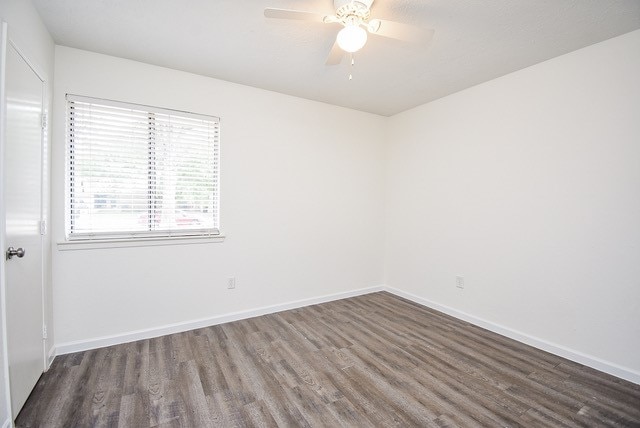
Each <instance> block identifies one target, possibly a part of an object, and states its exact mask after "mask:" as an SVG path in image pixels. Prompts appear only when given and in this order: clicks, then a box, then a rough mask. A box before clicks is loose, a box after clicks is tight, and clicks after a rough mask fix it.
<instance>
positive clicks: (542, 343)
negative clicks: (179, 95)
mask: <svg viewBox="0 0 640 428" xmlns="http://www.w3.org/2000/svg"><path fill="white" fill-rule="evenodd" d="M377 291H387V292H389V293H391V294H395V295H397V296H400V297H404V298H405V299H408V300H411V301H412V302H415V303H418V304H420V305H423V306H426V307H429V308H431V309H435V310H437V311H440V312H443V313H445V314H447V315H451V316H453V317H455V318H458V319H461V320H464V321H467V322H469V323H471V324H474V325H477V326H479V327H482V328H485V329H487V330H489V331H492V332H494V333H498V334H500V335H502V336H505V337H508V338H510V339H513V340H517V341H518V342H522V343H525V344H527V345H530V346H533V347H535V348H538V349H541V350H543V351H547V352H550V353H552V354H554V355H558V356H560V357H563V358H566V359H568V360H571V361H575V362H577V363H580V364H584V365H585V366H589V367H591V368H594V369H596V370H600V371H602V372H605V373H608V374H610V375H613V376H616V377H619V378H622V379H625V380H628V381H630V382H633V383H636V384H640V373H639V372H637V371H635V370H632V369H630V368H628V367H623V366H620V365H617V364H615V363H611V362H609V361H605V360H602V359H600V358H597V357H593V356H591V355H587V354H584V353H582V352H579V351H576V350H573V349H570V348H567V347H565V346H562V345H558V344H555V343H552V342H549V341H546V340H543V339H540V338H537V337H534V336H531V335H528V334H526V333H522V332H520V331H517V330H514V329H512V328H509V327H505V326H503V325H500V324H496V323H494V322H491V321H487V320H485V319H482V318H479V317H476V316H474V315H471V314H468V313H466V312H462V311H459V310H457V309H454V308H451V307H449V306H445V305H441V304H439V303H436V302H433V301H431V300H428V299H425V298H422V297H420V296H417V295H415V294H412V293H407V292H405V291H402V290H398V289H396V288H393V287H388V286H384V285H381V286H375V287H367V288H361V289H358V290H353V291H347V292H343V293H335V294H329V295H326V296H320V297H314V298H310V299H303V300H296V301H292V302H287V303H282V304H277V305H271V306H264V307H261V308H256V309H250V310H246V311H238V312H231V313H228V314H223V315H219V316H215V317H210V318H202V319H197V320H192V321H186V322H182V323H175V324H169V325H165V326H161V327H156V328H149V329H144V330H136V331H131V332H127V333H122V334H117V335H112V336H104V337H99V338H93V339H88V340H80V341H75V342H67V343H60V344H57V345H56V346H55V347H52V348H51V350H50V351H49V357H48V364H49V365H51V362H52V361H53V358H54V357H55V356H56V355H64V354H70V353H72V352H80V351H86V350H89V349H96V348H102V347H104V346H111V345H118V344H121V343H128V342H134V341H136V340H143V339H150V338H153V337H158V336H163V335H166V334H172V333H181V332H184V331H189V330H193V329H196V328H202V327H209V326H212V325H217V324H223V323H227V322H231V321H238V320H242V319H247V318H253V317H257V316H260V315H266V314H272V313H275V312H280V311H286V310H289V309H296V308H301V307H304V306H309V305H316V304H319V303H326V302H330V301H333V300H339V299H345V298H348V297H354V296H360V295H363V294H369V293H375V292H377ZM3 428H4V427H3Z"/></svg>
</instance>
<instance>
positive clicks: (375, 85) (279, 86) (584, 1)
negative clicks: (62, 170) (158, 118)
mask: <svg viewBox="0 0 640 428" xmlns="http://www.w3.org/2000/svg"><path fill="white" fill-rule="evenodd" d="M33 3H34V5H35V6H36V8H37V9H38V11H39V12H40V15H41V16H42V19H43V21H44V23H45V25H46V26H47V27H48V29H49V31H50V32H51V35H52V36H53V38H54V40H55V41H56V43H57V44H60V45H65V46H70V47H74V48H79V49H85V50H89V51H94V52H99V53H104V54H108V55H114V56H118V57H123V58H129V59H133V60H137V61H142V62H146V63H149V64H155V65H159V66H164V67H169V68H174V69H178V70H184V71H188V72H192V73H197V74H201V75H205V76H210V77H214V78H218V79H224V80H228V81H231V82H236V83H241V84H244V85H250V86H255V87H258V88H263V89H268V90H272V91H277V92H281V93H284V94H290V95H294V96H298V97H303V98H308V99H312V100H317V101H322V102H326V103H330V104H335V105H339V106H344V107H349V108H353V109H357V110H363V111H367V112H372V113H377V114H380V115H385V116H389V115H393V114H395V113H399V112H401V111H403V110H407V109H409V108H412V107H415V106H417V105H420V104H423V103H425V102H428V101H431V100H434V99H437V98H440V97H443V96H445V95H448V94H451V93H454V92H457V91H460V90H462V89H465V88H468V87H470V86H473V85H476V84H478V83H482V82H485V81H487V80H491V79H494V78H496V77H499V76H502V75H504V74H507V73H510V72H513V71H516V70H519V69H521V68H524V67H527V66H530V65H533V64H536V63H538V62H541V61H544V60H547V59H550V58H553V57H556V56H558V55H562V54H564V53H567V52H570V51H573V50H576V49H579V48H582V47H585V46H588V45H591V44H593V43H597V42H600V41H603V40H606V39H609V38H611V37H615V36H617V35H620V34H624V33H627V32H629V31H632V30H635V29H638V28H640V1H639V0H484V1H479V0H375V2H374V4H373V7H372V18H381V19H388V20H393V21H398V22H403V23H408V24H413V25H417V26H421V27H425V28H433V29H434V30H435V35H434V38H433V40H432V41H431V43H430V44H429V45H416V44H410V43H403V42H399V41H396V40H391V39H385V38H381V37H376V36H373V35H371V36H370V37H369V41H368V42H367V45H366V46H365V47H364V48H363V49H362V50H361V51H359V52H358V53H356V55H355V61H356V63H355V66H354V67H353V80H351V81H349V80H348V75H349V72H350V70H349V69H350V68H351V67H350V65H349V61H348V60H344V61H343V62H342V63H341V64H340V65H338V66H326V65H325V60H326V57H327V54H328V52H329V50H330V49H331V46H332V45H333V42H334V40H335V35H336V33H337V31H338V30H339V28H340V27H336V24H333V25H329V24H322V23H315V22H305V21H289V20H281V19H268V18H265V17H264V15H263V10H264V8H265V7H267V6H269V7H276V8H290V9H298V10H307V11H314V12H315V11H317V12H320V13H326V14H331V13H333V2H332V0H188V1H185V0H134V1H132V0H33Z"/></svg>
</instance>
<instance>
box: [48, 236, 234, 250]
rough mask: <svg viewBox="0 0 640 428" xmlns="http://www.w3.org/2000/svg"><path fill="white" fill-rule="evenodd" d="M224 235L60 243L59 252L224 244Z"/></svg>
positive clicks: (89, 240) (58, 244)
mask: <svg viewBox="0 0 640 428" xmlns="http://www.w3.org/2000/svg"><path fill="white" fill-rule="evenodd" d="M224 239H225V236H224V235H215V236H175V237H166V236H163V237H155V238H135V239H130V238H127V239H87V240H82V241H80V240H79V241H62V242H58V243H57V246H58V251H73V250H98V249H104V248H128V247H155V246H160V245H192V244H211V243H218V242H224Z"/></svg>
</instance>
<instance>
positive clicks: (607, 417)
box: [16, 292, 640, 428]
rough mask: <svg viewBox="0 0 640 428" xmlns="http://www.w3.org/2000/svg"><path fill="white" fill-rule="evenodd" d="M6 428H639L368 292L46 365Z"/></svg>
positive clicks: (590, 396) (588, 396)
mask: <svg viewBox="0 0 640 428" xmlns="http://www.w3.org/2000/svg"><path fill="white" fill-rule="evenodd" d="M16 426H17V427H40V426H46V427H136V428H138V427H141V428H143V427H190V428H191V427H218V426H220V427H275V426H296V427H316V426H327V427H339V426H344V427H354V426H357V427H392V426H421V427H430V426H433V427H476V426H489V427H493V426H510V427H516V426H527V427H528V426H535V427H547V426H548V427H565V426H566V427H578V426H580V427H583V426H588V427H591V426H611V427H640V385H636V384H633V383H630V382H627V381H624V380H622V379H618V378H615V377H613V376H609V375H607V374H604V373H602V372H599V371H597V370H594V369H591V368H589V367H585V366H582V365H580V364H576V363H573V362H571V361H568V360H565V359H563V358H561V357H558V356H556V355H551V354H548V353H546V352H543V351H540V350H538V349H535V348H532V347H530V346H527V345H525V344H522V343H519V342H515V341H513V340H511V339H508V338H506V337H503V336H500V335H497V334H495V333H492V332H489V331H487V330H484V329H482V328H480V327H477V326H474V325H470V324H469V323H467V322H465V321H462V320H458V319H455V318H453V317H451V316H449V315H446V314H443V313H440V312H437V311H434V310H432V309H430V308H426V307H424V306H420V305H418V304H416V303H415V302H411V301H409V300H406V299H403V298H400V297H397V296H394V295H391V294H389V293H385V292H380V293H373V294H368V295H364V296H358V297H353V298H349V299H343V300H338V301H334V302H329V303H324V304H320V305H313V306H308V307H304V308H298V309H294V310H290V311H285V312H280V313H276V314H269V315H264V316H261V317H256V318H251V319H247V320H241V321H236V322H232V323H227V324H222V325H217V326H212V327H207V328H200V329H197V330H192V331H187V332H183V333H178V334H173V335H167V336H162V337H158V338H153V339H148V340H141V341H138V342H132V343H128V344H123V345H117V346H111V347H107V348H101V349H96V350H90V351H86V352H79V353H74V354H69V355H61V356H58V357H56V359H55V360H54V362H53V364H52V366H51V368H50V370H49V371H48V372H47V373H45V374H43V376H42V377H41V379H40V380H39V381H38V384H37V385H36V387H35V388H34V391H33V392H32V394H31V396H30V397H29V399H28V400H27V403H26V404H25V406H24V408H23V410H22V411H21V413H20V414H19V415H18V418H17V419H16Z"/></svg>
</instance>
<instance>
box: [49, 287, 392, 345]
mask: <svg viewBox="0 0 640 428" xmlns="http://www.w3.org/2000/svg"><path fill="white" fill-rule="evenodd" d="M384 289H385V288H384V287H383V286H375V287H367V288H361V289H358V290H352V291H346V292H342V293H335V294H329V295H325V296H320V297H313V298H310V299H302V300H296V301H292V302H287V303H282V304H277V305H271V306H263V307H261V308H256V309H250V310H246V311H238V312H231V313H228V314H224V315H219V316H215V317H211V318H201V319H197V320H192V321H185V322H181V323H175V324H169V325H165V326H162V327H155V328H149V329H144V330H136V331H131V332H127V333H122V334H116V335H112V336H104V337H98V338H94V339H88V340H79V341H75V342H67V343H59V344H56V346H55V353H56V354H57V355H64V354H70V353H72V352H80V351H87V350H89V349H96V348H102V347H105V346H111V345H119V344H121V343H128V342H134V341H136V340H143V339H151V338H153V337H159V336H164V335H166V334H172V333H181V332H183V331H189V330H194V329H196V328H203V327H209V326H212V325H217V324H224V323H227V322H231V321H238V320H242V319H247V318H253V317H257V316H260V315H266V314H272V313H275V312H280V311H286V310H289V309H296V308H301V307H304V306H309V305H316V304H318V303H326V302H330V301H333V300H339V299H346V298H348V297H354V296H360V295H362V294H369V293H374V292H376V291H383V290H384Z"/></svg>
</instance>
